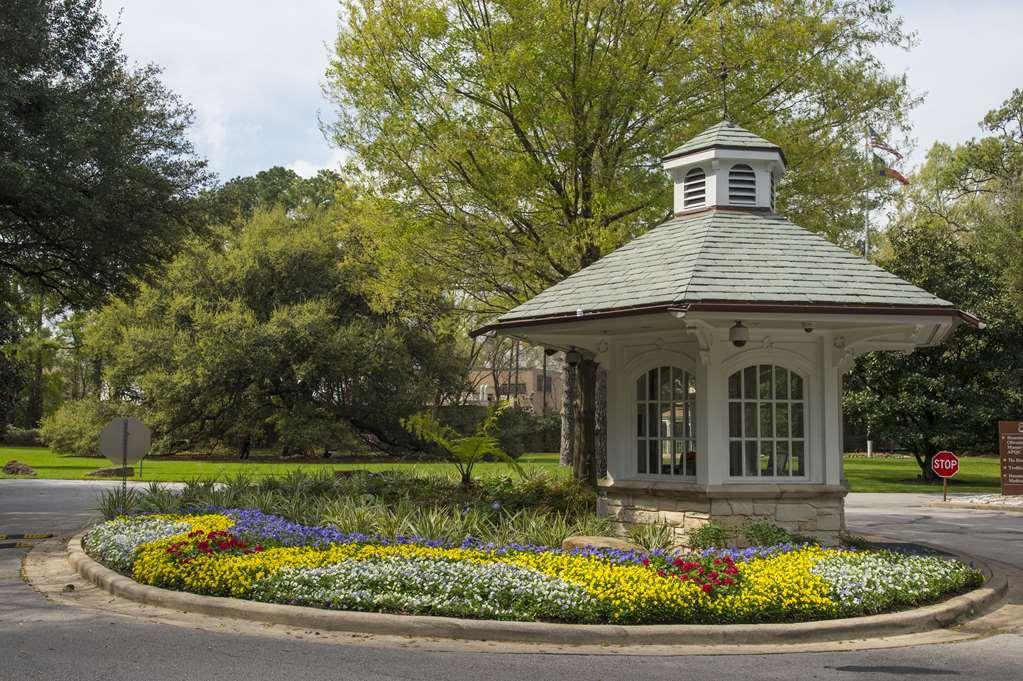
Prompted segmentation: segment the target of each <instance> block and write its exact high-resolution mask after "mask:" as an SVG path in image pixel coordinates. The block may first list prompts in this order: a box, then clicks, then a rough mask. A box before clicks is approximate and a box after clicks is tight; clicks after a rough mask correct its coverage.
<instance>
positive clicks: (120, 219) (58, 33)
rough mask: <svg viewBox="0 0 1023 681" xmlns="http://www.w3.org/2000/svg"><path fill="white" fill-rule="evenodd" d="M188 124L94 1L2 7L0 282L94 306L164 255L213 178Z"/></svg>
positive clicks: (18, 2) (34, 0)
mask: <svg viewBox="0 0 1023 681" xmlns="http://www.w3.org/2000/svg"><path fill="white" fill-rule="evenodd" d="M191 117H192V112H191V110H190V109H189V107H188V106H186V105H185V104H184V103H182V102H181V100H180V99H179V98H178V97H177V96H176V95H174V94H173V93H171V92H170V91H168V90H167V89H166V88H165V87H164V86H163V84H162V83H161V82H160V80H159V69H158V68H157V67H155V66H151V65H149V66H140V67H137V68H133V67H130V66H129V65H128V64H127V60H126V58H125V56H124V54H123V53H122V51H121V45H120V39H119V36H118V34H117V32H116V29H115V27H111V26H110V25H109V24H108V23H107V21H106V19H105V18H104V16H103V14H102V13H101V11H100V9H99V3H98V1H97V0H60V1H58V0H9V1H5V2H4V3H3V4H2V5H0V276H5V277H10V276H13V275H17V276H18V277H20V278H22V279H23V280H31V281H33V282H34V285H35V286H37V287H38V288H40V289H44V290H47V291H50V292H53V293H55V294H57V295H58V296H60V297H61V298H62V299H63V300H64V301H65V302H67V303H70V304H75V305H95V304H97V303H99V302H100V301H102V300H103V298H104V296H105V295H106V294H107V293H109V292H112V291H113V292H122V291H124V290H126V289H127V288H128V287H129V286H130V285H131V283H132V281H133V279H134V277H137V276H139V275H143V274H145V273H146V272H147V271H148V270H149V269H150V268H151V267H152V266H154V265H156V264H159V263H161V262H162V261H164V260H165V259H166V258H168V257H169V256H170V255H172V254H173V253H174V251H175V249H176V248H177V245H178V243H179V241H180V240H181V238H182V237H183V236H184V235H185V234H187V233H188V232H189V230H190V229H191V228H192V227H194V226H195V225H196V221H197V220H198V219H199V216H198V215H196V214H195V212H194V210H195V208H196V206H195V205H194V201H193V199H194V198H195V196H196V195H197V193H198V192H199V190H201V189H202V188H203V187H205V186H206V184H207V183H208V181H209V179H210V178H209V175H208V173H207V171H206V164H205V161H203V160H201V159H199V158H197V157H196V156H195V154H194V152H193V149H192V145H191V143H190V142H189V141H188V140H187V138H186V136H185V130H186V127H187V126H188V124H189V123H190V121H191Z"/></svg>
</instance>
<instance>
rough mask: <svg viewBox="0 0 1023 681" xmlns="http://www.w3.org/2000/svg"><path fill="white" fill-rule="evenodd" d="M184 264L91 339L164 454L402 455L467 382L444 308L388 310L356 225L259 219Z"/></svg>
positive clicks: (276, 214) (114, 314) (106, 313)
mask: <svg viewBox="0 0 1023 681" xmlns="http://www.w3.org/2000/svg"><path fill="white" fill-rule="evenodd" d="M213 235H214V236H215V239H214V240H213V242H212V244H211V243H210V242H209V241H208V240H196V241H194V242H191V243H189V244H188V247H187V248H186V249H185V250H184V251H183V252H182V253H181V254H180V255H179V256H178V257H176V258H175V259H174V260H173V261H172V263H171V264H170V266H169V267H168V269H167V271H166V273H165V274H164V276H163V277H162V278H161V282H160V283H159V284H158V285H157V284H149V285H143V286H141V287H140V289H139V293H138V295H137V296H136V297H134V298H133V299H131V300H124V299H120V300H116V301H114V302H112V303H111V304H110V305H108V306H107V307H105V308H104V309H103V310H102V311H101V312H100V313H99V314H98V315H96V317H95V319H94V320H93V322H92V323H91V324H90V326H89V328H88V329H87V332H86V340H87V343H88V344H89V345H90V346H91V347H92V348H93V351H94V352H96V353H97V354H99V355H100V356H101V357H102V359H103V365H104V376H105V379H106V382H107V385H108V387H109V389H110V393H111V396H112V397H113V398H114V399H124V400H128V401H132V402H137V403H140V404H141V406H142V408H143V410H144V412H145V414H146V416H147V419H148V420H147V422H148V423H149V424H150V425H151V426H152V427H153V429H154V432H155V433H156V435H158V436H159V438H160V447H161V449H162V450H164V451H175V450H180V449H184V448H191V449H195V448H197V447H215V446H218V445H229V446H234V447H236V448H237V449H238V451H239V453H241V454H242V455H243V456H245V455H246V454H247V452H248V451H250V450H251V448H252V447H254V446H257V445H259V444H262V445H274V444H275V445H277V446H279V447H280V450H281V452H282V453H284V454H299V453H306V452H310V451H312V450H313V449H314V448H317V449H319V450H320V451H323V450H329V449H330V448H332V447H336V446H338V445H339V444H340V445H344V444H345V443H346V442H347V441H348V440H350V438H351V437H352V429H353V428H354V429H357V430H358V431H368V432H370V433H373V434H374V435H376V436H377V437H378V438H379V439H381V440H383V441H385V442H394V441H400V440H401V438H402V437H403V434H404V430H403V429H402V427H401V425H400V419H401V418H403V417H406V416H409V415H411V414H413V413H415V412H417V411H419V410H420V409H422V407H423V405H424V404H427V403H428V402H429V401H430V400H431V399H432V398H433V396H434V395H436V394H438V393H439V392H442V391H443V390H444V389H445V387H446V386H447V384H448V383H452V382H455V381H457V380H458V378H459V377H460V374H458V373H457V371H456V368H457V365H458V362H457V361H456V360H455V359H452V358H451V357H450V356H449V355H448V347H447V337H445V336H444V335H443V333H442V332H438V331H437V328H438V325H437V324H436V323H435V320H437V319H440V318H442V317H443V315H444V310H445V305H446V303H445V302H444V301H434V303H433V306H432V307H430V306H427V305H425V304H422V303H420V302H417V303H416V306H415V307H402V306H395V307H392V308H391V309H388V310H380V309H378V308H375V307H374V306H373V305H372V304H371V303H370V301H369V300H368V298H367V296H366V295H365V294H364V292H363V290H362V287H363V286H364V285H365V282H366V281H367V280H369V279H372V277H373V276H374V275H373V269H372V264H371V262H369V261H368V260H367V259H366V258H364V257H363V254H362V253H361V248H362V247H361V246H360V244H359V243H358V242H357V241H356V240H353V239H352V238H351V236H350V234H348V232H347V231H346V222H345V213H344V212H338V211H320V212H315V213H310V214H308V215H303V216H301V217H289V216H288V215H286V214H285V213H284V211H283V209H280V208H278V209H275V210H272V211H256V212H255V213H254V214H253V215H252V217H251V218H250V219H249V220H247V221H245V222H244V223H242V224H238V225H231V226H226V227H220V228H216V229H214V230H213Z"/></svg>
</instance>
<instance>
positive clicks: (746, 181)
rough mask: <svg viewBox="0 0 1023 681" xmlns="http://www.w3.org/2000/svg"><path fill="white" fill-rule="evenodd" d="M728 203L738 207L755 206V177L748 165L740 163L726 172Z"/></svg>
mask: <svg viewBox="0 0 1023 681" xmlns="http://www.w3.org/2000/svg"><path fill="white" fill-rule="evenodd" d="M728 202H729V203H731V204H735V205H739V206H755V205H756V204H757V176H756V174H755V173H754V172H753V169H752V168H750V167H749V166H748V165H744V164H741V163H740V164H739V165H734V166H732V169H731V170H729V171H728Z"/></svg>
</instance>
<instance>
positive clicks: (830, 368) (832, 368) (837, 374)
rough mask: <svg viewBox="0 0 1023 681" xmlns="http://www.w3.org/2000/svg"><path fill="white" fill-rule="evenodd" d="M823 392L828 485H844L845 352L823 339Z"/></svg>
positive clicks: (825, 458) (825, 462) (825, 476)
mask: <svg viewBox="0 0 1023 681" xmlns="http://www.w3.org/2000/svg"><path fill="white" fill-rule="evenodd" d="M821 355H822V356H821V374H822V377H823V380H822V386H821V387H822V389H823V391H824V401H823V402H824V403H823V411H824V414H823V416H824V418H823V426H824V452H823V454H824V456H823V457H822V459H823V463H824V479H823V482H824V484H826V485H839V484H841V482H842V371H841V369H840V368H839V366H838V364H839V360H840V359H841V351H839V350H836V349H835V346H834V341H833V339H832V338H831V337H827V338H824V339H823V342H822V346H821Z"/></svg>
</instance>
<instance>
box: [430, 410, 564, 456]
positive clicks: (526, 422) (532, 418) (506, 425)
mask: <svg viewBox="0 0 1023 681" xmlns="http://www.w3.org/2000/svg"><path fill="white" fill-rule="evenodd" d="M487 409H488V408H487V407H484V406H478V405H447V406H444V407H441V408H439V409H438V410H437V420H438V421H440V422H441V423H442V424H444V425H446V426H450V427H451V428H453V429H455V430H456V431H458V433H459V434H460V435H469V434H470V433H473V432H475V430H476V428H477V427H478V426H479V424H480V423H482V422H483V420H484V419H485V418H486V417H487V414H488V410H487ZM494 432H495V435H496V437H497V441H498V443H499V444H500V445H501V449H502V450H504V452H505V453H506V454H508V455H509V456H511V457H512V458H515V459H517V458H519V457H520V456H521V455H522V454H523V453H524V452H554V451H557V450H558V447H559V446H560V438H561V415H560V414H557V413H548V414H546V415H544V414H536V413H534V412H532V411H531V410H529V409H525V408H522V407H518V406H510V407H508V408H506V409H504V410H503V411H502V412H501V414H500V416H498V418H497V422H496V424H495V426H494Z"/></svg>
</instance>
